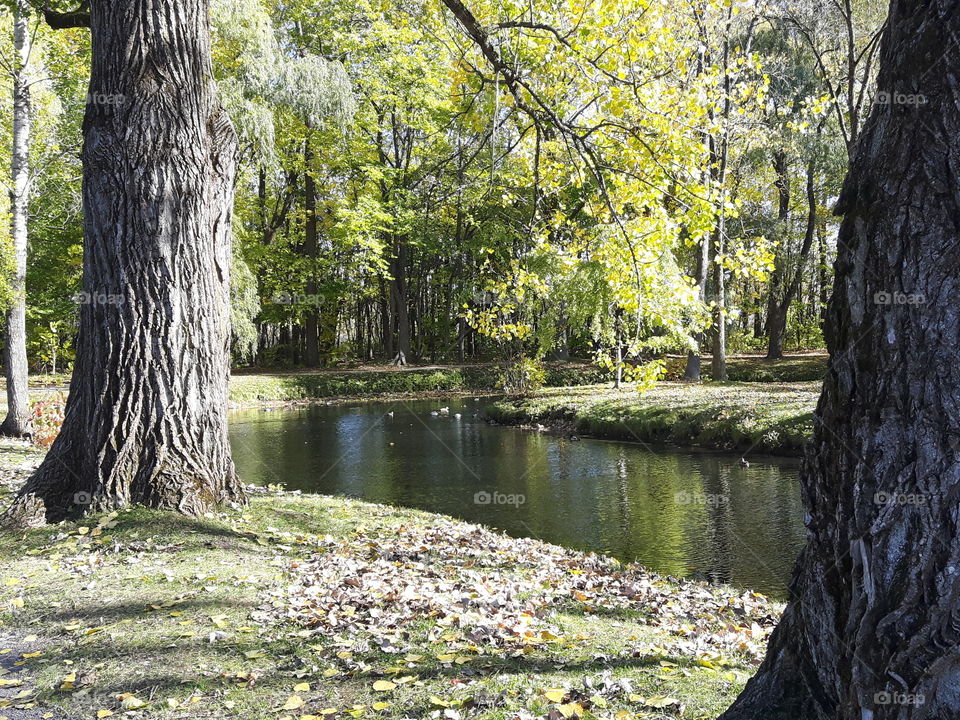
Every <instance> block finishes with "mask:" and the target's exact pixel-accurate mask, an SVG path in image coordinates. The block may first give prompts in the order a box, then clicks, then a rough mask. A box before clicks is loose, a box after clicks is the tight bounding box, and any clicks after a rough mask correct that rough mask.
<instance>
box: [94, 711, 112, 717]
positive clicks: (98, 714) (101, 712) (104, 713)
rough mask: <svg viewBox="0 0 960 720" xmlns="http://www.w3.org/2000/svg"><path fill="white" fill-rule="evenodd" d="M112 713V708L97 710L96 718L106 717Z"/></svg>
mask: <svg viewBox="0 0 960 720" xmlns="http://www.w3.org/2000/svg"><path fill="white" fill-rule="evenodd" d="M111 715H113V710H97V717H98V718H108V717H110V716H111Z"/></svg>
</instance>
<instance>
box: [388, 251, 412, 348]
mask: <svg viewBox="0 0 960 720" xmlns="http://www.w3.org/2000/svg"><path fill="white" fill-rule="evenodd" d="M398 245H399V247H398V249H397V252H396V254H395V255H394V256H393V257H392V258H391V260H390V278H391V279H390V303H391V305H392V308H393V316H394V317H395V318H396V323H397V345H396V356H395V357H394V358H393V364H394V365H406V364H407V363H408V362H409V361H410V312H409V310H408V307H407V300H408V298H407V277H406V271H407V268H406V242H405V241H404V240H400V242H399V243H398Z"/></svg>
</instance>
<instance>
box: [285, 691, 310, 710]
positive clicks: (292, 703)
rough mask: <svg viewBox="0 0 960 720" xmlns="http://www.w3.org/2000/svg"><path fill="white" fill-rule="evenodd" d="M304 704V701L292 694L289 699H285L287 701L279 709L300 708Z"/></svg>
mask: <svg viewBox="0 0 960 720" xmlns="http://www.w3.org/2000/svg"><path fill="white" fill-rule="evenodd" d="M305 704H306V703H304V702H303V700H302V699H301V698H300V697H299V696H298V695H294V696H293V697H291V698H290V699H289V700H287V702H285V703H284V705H283V707H282V708H280V709H281V710H298V709H299V708H302V707H303V706H304V705H305Z"/></svg>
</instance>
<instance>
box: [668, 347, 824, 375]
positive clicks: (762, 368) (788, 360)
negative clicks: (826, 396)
mask: <svg viewBox="0 0 960 720" xmlns="http://www.w3.org/2000/svg"><path fill="white" fill-rule="evenodd" d="M685 368H686V360H685V359H683V358H675V357H674V358H670V360H669V361H668V362H667V378H668V379H670V380H680V379H681V378H682V377H683V371H684V369H685ZM700 368H701V373H702V376H703V379H704V380H708V379H711V378H712V377H713V374H712V372H711V368H710V356H709V355H708V356H706V357H704V358H702V359H701V362H700ZM826 372H827V354H826V353H825V352H805V353H792V354H789V355H786V356H785V357H783V358H780V359H779V360H767V359H766V358H765V357H764V356H762V355H736V356H731V357H728V358H727V380H728V381H730V382H766V383H797V382H814V381H816V382H820V381H822V380H823V378H824V376H825V375H826Z"/></svg>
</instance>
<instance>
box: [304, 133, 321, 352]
mask: <svg viewBox="0 0 960 720" xmlns="http://www.w3.org/2000/svg"><path fill="white" fill-rule="evenodd" d="M306 125H307V139H306V140H305V141H304V146H303V147H304V149H303V162H304V169H303V175H304V183H303V187H304V202H303V205H304V208H303V209H304V212H305V213H306V224H305V227H304V242H303V254H304V255H305V256H306V257H307V262H308V263H310V267H309V268H308V269H307V287H306V291H307V293H306V294H307V297H306V307H305V309H304V312H305V313H306V319H305V321H304V328H303V331H304V332H303V337H304V346H305V347H304V351H303V364H304V365H306V366H307V367H309V368H315V367H318V366H319V365H320V312H319V310H318V309H317V305H316V302H315V301H316V296H317V278H316V274H315V272H316V268H315V267H313V265H314V263H315V262H316V259H317V251H318V243H317V181H316V180H314V178H313V173H312V172H311V170H310V164H311V162H312V160H313V150H312V148H311V147H310V133H311V125H310V122H309V121H308V122H307V123H306Z"/></svg>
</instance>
